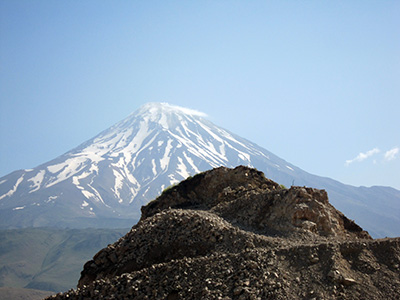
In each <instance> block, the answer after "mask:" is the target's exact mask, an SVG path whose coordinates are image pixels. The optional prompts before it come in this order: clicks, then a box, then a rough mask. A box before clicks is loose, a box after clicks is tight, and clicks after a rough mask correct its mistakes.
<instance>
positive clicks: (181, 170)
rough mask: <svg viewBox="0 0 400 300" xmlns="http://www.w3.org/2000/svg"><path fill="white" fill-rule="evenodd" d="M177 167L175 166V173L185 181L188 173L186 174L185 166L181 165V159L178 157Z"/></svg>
mask: <svg viewBox="0 0 400 300" xmlns="http://www.w3.org/2000/svg"><path fill="white" fill-rule="evenodd" d="M178 161H179V163H178V166H177V169H178V170H177V173H178V174H179V175H181V176H182V178H183V179H186V178H188V177H189V176H190V173H189V172H188V170H187V168H186V165H185V164H184V163H183V159H182V158H181V157H178Z"/></svg>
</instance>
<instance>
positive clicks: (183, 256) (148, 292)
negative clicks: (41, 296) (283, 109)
mask: <svg viewBox="0 0 400 300" xmlns="http://www.w3.org/2000/svg"><path fill="white" fill-rule="evenodd" d="M399 264H400V238H392V239H380V240H373V239H371V237H370V236H369V235H368V233H366V232H365V231H363V230H362V228H361V227H359V226H358V225H357V224H356V223H354V222H352V221H351V220H349V219H347V218H346V217H345V216H344V215H343V214H342V213H341V212H340V211H338V210H336V209H335V208H334V207H333V206H332V205H331V204H330V203H329V199H328V197H327V194H326V192H325V191H323V190H318V189H315V188H308V187H297V186H296V187H291V188H289V189H286V188H282V187H281V186H280V185H279V184H277V183H276V182H273V181H272V180H269V179H266V178H265V177H264V174H263V173H262V172H260V171H258V170H255V169H251V168H247V167H244V166H239V167H236V168H235V169H228V168H225V167H220V168H215V169H213V170H210V171H207V172H203V173H201V174H198V175H196V176H194V177H193V178H190V179H188V180H185V181H183V182H181V183H180V184H179V185H177V186H174V187H173V188H171V189H169V190H168V191H166V192H164V193H163V194H162V195H161V196H160V197H158V198H157V199H155V200H154V201H151V202H150V203H149V204H148V205H146V206H144V207H143V208H142V216H141V219H140V221H139V222H138V223H137V224H136V225H135V226H133V227H132V229H131V231H130V232H128V233H127V234H126V235H125V236H124V237H122V238H121V239H119V240H118V241H116V242H115V243H113V244H112V245H109V246H108V247H106V248H104V249H102V250H100V251H99V252H98V253H97V254H96V255H95V256H94V257H93V259H92V260H90V261H88V262H87V263H86V264H85V265H84V267H83V271H82V272H81V278H80V279H79V282H78V289H76V290H70V291H68V292H66V293H62V294H58V295H55V296H53V297H52V298H48V299H399V297H400V273H399Z"/></svg>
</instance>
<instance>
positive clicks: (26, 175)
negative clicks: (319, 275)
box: [0, 103, 400, 236]
mask: <svg viewBox="0 0 400 300" xmlns="http://www.w3.org/2000/svg"><path fill="white" fill-rule="evenodd" d="M204 117H205V115H204V114H202V113H200V112H197V111H194V110H190V109H186V108H181V107H177V106H173V105H169V104H165V103H149V104H146V105H144V106H142V107H141V108H139V109H138V110H137V111H135V112H133V113H132V114H130V115H129V116H128V117H127V118H125V119H123V120H122V121H120V122H118V123H116V124H115V125H113V126H111V127H110V128H108V129H106V130H104V131H102V132H101V133H100V134H98V135H96V136H95V137H94V138H92V139H89V140H88V141H87V142H84V143H82V144H81V145H79V146H78V147H76V148H74V149H72V150H71V151H68V152H66V153H65V154H63V155H61V156H59V157H57V158H55V159H54V160H51V161H49V162H47V163H44V164H41V165H40V166H38V167H36V168H34V169H31V170H28V171H24V170H22V171H16V172H13V173H11V174H9V175H7V176H4V177H2V178H0V217H1V220H2V221H0V227H3V228H4V227H5V228H7V227H8V228H9V227H29V226H57V227H71V226H72V227H98V226H102V225H101V224H102V221H101V220H108V221H107V222H108V223H106V224H105V225H106V226H111V227H129V226H131V225H132V223H134V222H136V221H137V220H138V219H139V217H140V207H141V206H142V205H144V204H146V203H147V202H148V201H150V200H152V199H154V198H155V197H156V196H158V195H159V194H160V193H161V192H162V190H163V189H164V188H166V187H168V186H170V185H171V184H174V183H177V182H179V181H181V180H183V179H185V178H187V177H188V176H193V175H195V174H197V173H199V172H200V171H205V170H208V169H212V168H215V167H219V166H227V167H236V166H237V165H247V166H250V167H256V168H258V169H259V170H261V171H263V172H264V173H265V174H266V176H267V177H269V178H271V179H273V180H275V181H277V182H279V183H282V184H284V185H286V186H290V185H292V184H293V182H294V183H295V184H296V185H305V186H313V187H316V188H324V189H326V190H327V191H328V193H329V196H330V198H331V201H332V202H333V203H335V205H336V206H337V207H338V208H339V209H340V210H342V211H344V212H345V213H346V215H349V216H350V217H351V218H353V219H357V221H358V222H359V223H360V224H362V225H363V227H365V228H367V229H368V231H370V232H371V233H372V234H373V235H374V236H385V235H386V236H396V235H400V229H398V230H397V229H395V228H400V217H399V216H400V208H399V204H398V203H400V191H397V190H394V191H393V190H389V189H386V188H383V189H380V195H379V198H380V201H381V202H382V203H383V205H380V206H379V207H378V208H374V209H375V211H371V210H370V209H369V207H372V206H373V205H374V203H373V202H374V201H373V199H371V197H370V196H368V194H370V193H371V191H372V190H373V189H367V190H365V189H363V188H356V187H352V186H348V185H344V184H341V183H339V182H337V181H335V180H332V179H329V178H324V177H319V176H315V175H312V174H309V173H307V172H305V171H303V170H301V169H300V168H298V167H296V166H294V165H292V164H290V163H288V162H286V161H285V160H283V159H281V158H279V157H278V156H276V155H274V154H273V153H271V152H269V151H268V150H265V149H263V148H261V147H259V146H258V145H256V144H254V143H252V142H250V141H248V140H246V139H244V138H241V137H239V136H237V135H235V134H233V133H231V132H229V131H228V130H225V129H223V128H221V127H218V126H216V125H214V124H213V123H211V122H210V121H208V120H206V119H205V118H204ZM375 194H376V193H375ZM382 203H381V204H382ZM377 209H378V210H377ZM396 213H397V214H396ZM364 215H368V217H364ZM371 215H372V216H373V217H374V218H375V219H376V218H378V222H377V223H376V224H375V226H376V228H373V227H371V226H370V219H371ZM393 224H395V225H396V224H397V225H399V226H397V227H396V226H393ZM103 226H104V225H103Z"/></svg>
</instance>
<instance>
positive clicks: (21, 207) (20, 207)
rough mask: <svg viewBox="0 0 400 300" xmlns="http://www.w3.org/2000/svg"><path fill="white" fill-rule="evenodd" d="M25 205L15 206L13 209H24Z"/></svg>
mask: <svg viewBox="0 0 400 300" xmlns="http://www.w3.org/2000/svg"><path fill="white" fill-rule="evenodd" d="M24 208H25V206H18V207H14V208H13V210H20V209H24Z"/></svg>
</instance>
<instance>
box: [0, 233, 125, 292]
mask: <svg viewBox="0 0 400 300" xmlns="http://www.w3.org/2000/svg"><path fill="white" fill-rule="evenodd" d="M126 232H127V230H124V229H53V228H24V229H9V230H0V241H1V243H0V287H10V288H30V289H38V290H46V291H53V292H60V291H65V290H68V289H70V288H72V287H74V286H75V285H76V282H77V280H78V279H79V274H80V271H81V270H82V265H83V264H84V263H85V262H86V261H87V260H88V259H89V258H90V257H92V256H93V254H94V253H96V252H97V251H98V250H99V249H101V248H102V247H105V246H107V245H108V244H109V243H111V242H114V241H115V240H117V239H118V238H120V237H121V236H122V235H123V234H124V233H126ZM0 295H1V293H0ZM0 299H1V296H0ZM4 299H12V298H4Z"/></svg>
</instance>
